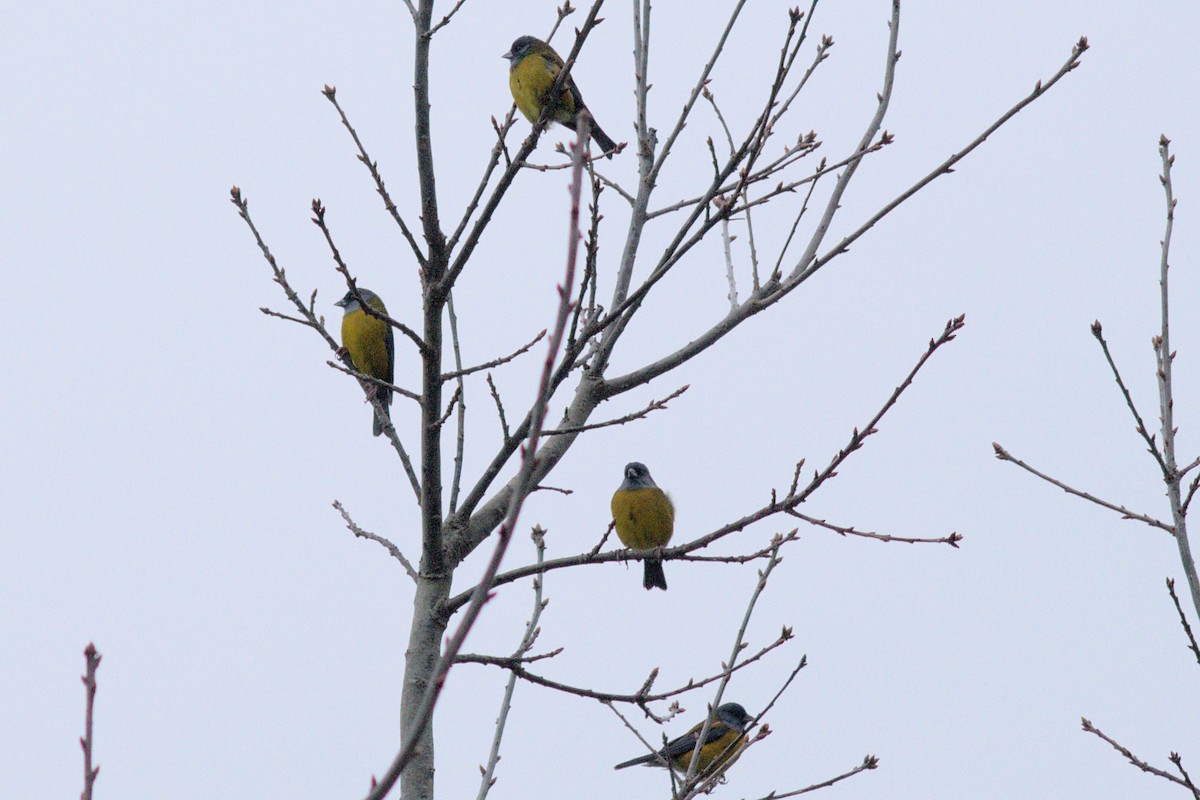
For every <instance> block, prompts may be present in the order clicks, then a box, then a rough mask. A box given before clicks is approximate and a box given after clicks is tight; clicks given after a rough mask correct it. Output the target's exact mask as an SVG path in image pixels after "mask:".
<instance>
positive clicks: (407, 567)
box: [333, 500, 420, 583]
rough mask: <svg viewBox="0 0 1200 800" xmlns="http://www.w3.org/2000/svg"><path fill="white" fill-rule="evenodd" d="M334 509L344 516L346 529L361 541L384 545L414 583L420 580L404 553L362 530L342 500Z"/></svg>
mask: <svg viewBox="0 0 1200 800" xmlns="http://www.w3.org/2000/svg"><path fill="white" fill-rule="evenodd" d="M333 507H334V508H335V509H337V512H338V513H339V514H341V515H342V520H343V521H344V522H345V523H346V527H347V528H349V529H350V532H351V533H353V534H354V535H355V536H357V537H358V538H360V539H370V540H371V541H372V542H376V543H377V544H380V545H383V548H384V549H385V550H387V551H388V553H389V554H390V555H391V557H392V558H394V559H396V560H397V561H399V562H400V566H402V567H404V571H405V572H406V573H408V577H410V578H412V580H413V583H416V582H417V579H418V578H420V575H418V574H417V570H416V568H415V567H413V565H412V562H411V561H409V560H408V559H407V558H405V557H404V553H402V552H400V548H399V547H397V546H396V545H394V544H393V543H392V541H391V540H390V539H387V538H384V537H383V536H380V535H379V534H377V533H371V531H368V530H365V529H363V528H360V527H359V526H358V523H356V522H355V521H354V520H353V519H351V518H350V512H348V511H347V510H346V509H345V507H344V506H343V505H342V501H341V500H334V501H333Z"/></svg>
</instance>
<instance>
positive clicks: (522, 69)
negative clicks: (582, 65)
mask: <svg viewBox="0 0 1200 800" xmlns="http://www.w3.org/2000/svg"><path fill="white" fill-rule="evenodd" d="M558 70H559V65H558V64H555V63H554V62H553V61H550V60H549V59H546V58H544V57H542V56H541V55H539V54H538V53H530V54H529V55H527V56H525V57H524V58H522V59H521V60H520V61H517V62H516V63H515V64H513V65H512V68H511V69H510V70H509V71H508V87H509V88H510V89H512V95H513V99H514V100H515V101H516V102H517V108H519V109H521V113H522V114H524V115H525V119H527V120H529V121H530V122H537V118H538V117H539V116H541V113H542V106H543V105H545V103H546V97H547V95H548V94H550V89H551V87H553V86H554V79H555V78H557V77H558ZM574 119H575V98H574V97H572V96H571V92H570V91H569V90H568V87H565V86H564V87H563V93H562V95H561V99H560V100H559V103H558V108H557V109H555V112H554V116H553V120H554V121H555V122H562V123H567V124H570V123H571V122H572V121H573V120H574Z"/></svg>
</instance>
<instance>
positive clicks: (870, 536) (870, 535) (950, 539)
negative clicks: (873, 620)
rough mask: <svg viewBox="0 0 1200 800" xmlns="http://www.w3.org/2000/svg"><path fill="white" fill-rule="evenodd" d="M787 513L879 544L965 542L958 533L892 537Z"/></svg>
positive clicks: (834, 530)
mask: <svg viewBox="0 0 1200 800" xmlns="http://www.w3.org/2000/svg"><path fill="white" fill-rule="evenodd" d="M787 513H788V514H790V515H791V516H793V517H796V518H797V519H802V520H804V521H805V522H807V523H809V524H810V525H816V526H817V527H820V528H825V529H826V530H830V531H833V532H834V533H840V534H841V535H842V536H862V537H863V538H866V539H875V540H876V541H879V542H906V543H908V544H948V545H950V546H951V547H955V548H957V547H958V543H959V542H961V541H962V540H963V537H962V534H961V533H958V532H953V533H951V534H950V535H949V536H941V537H939V538H936V539H914V538H909V537H907V536H892V535H891V534H888V533H875V532H874V531H860V530H857V529H855V528H853V527H850V528H844V527H842V526H841V525H834V524H833V523H831V522H826V521H825V520H823V519H817V518H816V517H810V516H809V515H807V514H801V513H800V512H799V511H796V510H795V509H790V510H789V511H788V512H787Z"/></svg>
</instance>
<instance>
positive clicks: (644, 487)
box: [612, 461, 675, 590]
mask: <svg viewBox="0 0 1200 800" xmlns="http://www.w3.org/2000/svg"><path fill="white" fill-rule="evenodd" d="M612 515H613V523H614V524H615V525H616V528H617V538H619V539H620V540H621V544H623V545H625V546H626V547H631V548H633V549H635V550H649V549H650V548H652V547H664V546H665V545H666V544H667V542H669V541H671V534H673V533H674V532H675V506H674V505H672V503H671V498H669V497H667V494H666V492H664V491H663V490H662V489H660V488H658V484H656V483H655V482H654V479H653V478H651V477H650V470H648V469H646V465H645V464H641V463H639V462H637V461H634V462H631V463H629V464H626V465H625V480H624V481H622V482H621V485H620V486H618V487H617V490H616V491H615V492H613V496H612ZM645 564H646V569H645V575H644V577H643V580H642V586H644V587H646V588H647V589H651V588H655V587H657V588H659V589H664V590H665V589H666V588H667V576H666V575H664V574H663V568H662V561H661V560H659V559H657V558H646V559H645Z"/></svg>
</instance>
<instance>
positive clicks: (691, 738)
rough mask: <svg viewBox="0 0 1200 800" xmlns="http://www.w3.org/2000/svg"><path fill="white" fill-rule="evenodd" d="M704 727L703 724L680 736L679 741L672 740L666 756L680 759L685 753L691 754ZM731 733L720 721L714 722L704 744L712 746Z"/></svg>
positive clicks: (668, 744) (668, 745) (668, 743)
mask: <svg viewBox="0 0 1200 800" xmlns="http://www.w3.org/2000/svg"><path fill="white" fill-rule="evenodd" d="M703 727H704V725H703V723H701V724H700V725H697V726H696V727H695V728H692V729H691V730H690V731H688V732H687V733H685V734H684V735H683V736H680V737H679V738H678V739H672V740H671V741H670V742H667V747H666V751H665V753H664V755H666V756H667V758H672V759H673V758H679V756H681V755H684V754H685V753H690V752H691V751H693V750H695V749H696V739H698V738H699V737H700V730H701V729H702V728H703ZM727 733H729V726H728V725H726V724H725V723H724V722H721V721H719V720H713V723H712V725H710V726H709V728H708V735H707V736H705V737H704V744H711V743H712V742H715V741H716V740H717V739H720V738H721V737H722V736H724V735H725V734H727Z"/></svg>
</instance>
